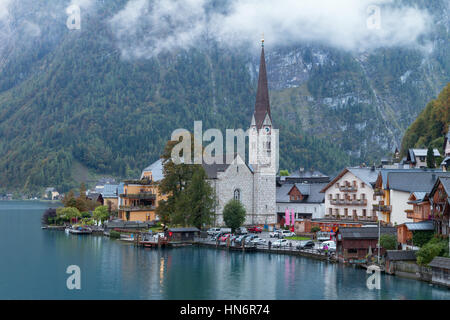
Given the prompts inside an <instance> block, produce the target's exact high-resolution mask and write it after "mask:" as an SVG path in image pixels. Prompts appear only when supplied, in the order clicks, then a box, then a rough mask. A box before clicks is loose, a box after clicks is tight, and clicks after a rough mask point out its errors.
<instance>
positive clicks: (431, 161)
mask: <svg viewBox="0 0 450 320" xmlns="http://www.w3.org/2000/svg"><path fill="white" fill-rule="evenodd" d="M427 167H428V168H430V169H434V168H436V159H435V157H434V152H433V147H431V146H430V147H428V151H427Z"/></svg>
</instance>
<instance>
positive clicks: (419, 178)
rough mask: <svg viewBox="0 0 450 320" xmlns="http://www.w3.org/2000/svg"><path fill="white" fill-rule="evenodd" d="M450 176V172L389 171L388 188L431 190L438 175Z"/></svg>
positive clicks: (408, 190) (418, 190)
mask: <svg viewBox="0 0 450 320" xmlns="http://www.w3.org/2000/svg"><path fill="white" fill-rule="evenodd" d="M446 176H447V177H450V172H442V171H440V172H436V171H420V172H417V171H411V172H408V171H402V172H395V171H392V172H389V173H388V178H387V185H386V187H387V189H391V190H398V191H405V192H430V191H431V189H432V188H433V185H434V184H435V183H436V180H437V178H438V177H446Z"/></svg>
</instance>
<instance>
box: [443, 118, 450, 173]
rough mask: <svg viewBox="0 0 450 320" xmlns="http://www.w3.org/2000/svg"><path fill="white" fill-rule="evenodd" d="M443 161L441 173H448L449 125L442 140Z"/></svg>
mask: <svg viewBox="0 0 450 320" xmlns="http://www.w3.org/2000/svg"><path fill="white" fill-rule="evenodd" d="M443 150H444V160H442V162H441V168H442V170H443V171H450V125H449V126H448V131H447V134H446V135H445V138H444V146H443Z"/></svg>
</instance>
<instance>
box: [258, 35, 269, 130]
mask: <svg viewBox="0 0 450 320" xmlns="http://www.w3.org/2000/svg"><path fill="white" fill-rule="evenodd" d="M266 115H268V116H269V118H270V121H272V116H271V115H270V103H269V86H268V83H267V71H266V59H265V56H264V39H262V44H261V60H260V63H259V79H258V91H257V93H256V103H255V113H254V117H255V122H256V127H257V128H258V129H261V127H262V125H263V123H264V119H265V118H266Z"/></svg>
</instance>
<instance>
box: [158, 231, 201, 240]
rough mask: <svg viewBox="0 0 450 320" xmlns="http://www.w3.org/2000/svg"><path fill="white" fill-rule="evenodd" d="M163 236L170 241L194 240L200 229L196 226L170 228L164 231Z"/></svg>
mask: <svg viewBox="0 0 450 320" xmlns="http://www.w3.org/2000/svg"><path fill="white" fill-rule="evenodd" d="M165 236H166V238H167V239H169V240H170V241H180V242H181V241H182V242H186V241H194V240H195V238H196V237H199V236H200V230H199V229H197V228H192V227H191V228H170V229H168V230H167V231H166V232H165Z"/></svg>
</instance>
